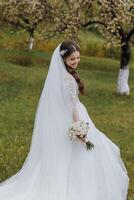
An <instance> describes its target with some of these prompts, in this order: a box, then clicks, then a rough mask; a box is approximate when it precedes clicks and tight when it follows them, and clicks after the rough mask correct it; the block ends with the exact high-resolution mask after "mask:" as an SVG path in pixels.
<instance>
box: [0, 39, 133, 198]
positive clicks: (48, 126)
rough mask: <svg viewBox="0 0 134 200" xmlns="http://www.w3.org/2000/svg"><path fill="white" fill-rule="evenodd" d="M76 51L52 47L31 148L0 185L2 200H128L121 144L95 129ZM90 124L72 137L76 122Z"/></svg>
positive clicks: (69, 43) (67, 43)
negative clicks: (81, 136)
mask: <svg viewBox="0 0 134 200" xmlns="http://www.w3.org/2000/svg"><path fill="white" fill-rule="evenodd" d="M79 61H80V49H79V46H78V45H77V44H76V43H75V42H74V41H64V42H63V43H62V44H59V45H58V47H57V48H56V49H55V51H54V53H53V55H52V59H51V63H50V67H49V71H48V74H47V77H46V80H45V84H44V87H43V90H42V93H41V96H40V99H39V103H38V107H37V112H36V116H35V121H34V127H33V136H32V141H31V147H30V151H29V153H28V155H27V158H26V159H25V162H24V164H23V166H22V168H21V169H20V170H19V171H18V172H17V173H16V174H14V175H13V176H11V177H10V178H8V179H6V180H5V181H4V182H2V183H1V184H0V200H126V198H127V192H128V185H129V178H128V175H127V170H126V168H125V165H124V163H123V161H122V159H121V156H120V149H119V147H118V146H117V145H116V144H114V143H113V142H112V141H111V140H110V139H109V138H108V137H106V136H105V135H104V133H102V132H101V131H99V130H98V129H97V128H96V127H95V125H94V123H93V122H92V120H91V119H90V116H89V114H88V113H87V110H86V108H85V107H84V105H83V104H82V103H81V102H80V100H79V97H78V94H84V92H85V88H84V84H83V83H82V81H81V79H80V77H79V75H78V73H77V72H76V70H75V69H76V68H77V65H78V63H79ZM79 121H84V122H85V123H88V124H89V131H88V133H87V137H88V139H89V140H90V141H91V142H92V143H93V144H94V148H92V149H91V150H90V151H87V149H86V145H85V143H84V142H82V141H81V142H79V141H77V140H70V138H69V135H68V132H69V128H70V127H71V126H72V124H73V123H74V122H79Z"/></svg>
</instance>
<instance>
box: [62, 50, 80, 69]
mask: <svg viewBox="0 0 134 200" xmlns="http://www.w3.org/2000/svg"><path fill="white" fill-rule="evenodd" d="M79 61H80V52H79V51H75V52H73V53H72V54H71V55H70V56H68V57H67V58H66V59H65V62H66V64H67V65H68V66H69V67H71V68H74V69H75V68H77V66H78V63H79Z"/></svg>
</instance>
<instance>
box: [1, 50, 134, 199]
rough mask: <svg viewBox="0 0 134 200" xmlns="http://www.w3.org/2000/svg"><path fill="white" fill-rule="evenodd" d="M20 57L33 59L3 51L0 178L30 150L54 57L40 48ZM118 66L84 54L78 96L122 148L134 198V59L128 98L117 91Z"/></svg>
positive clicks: (102, 128) (108, 134) (17, 167)
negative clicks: (81, 88)
mask: <svg viewBox="0 0 134 200" xmlns="http://www.w3.org/2000/svg"><path fill="white" fill-rule="evenodd" d="M18 54H19V56H20V53H18ZM18 54H17V55H18ZM21 56H23V57H25V56H27V57H28V58H29V59H31V63H30V64H29V65H27V66H25V65H24V66H23V65H19V63H18V64H15V61H16V60H15V59H12V58H13V57H15V53H11V52H7V51H6V52H4V51H0V59H1V64H0V85H1V87H0V94H1V95H0V111H1V112H0V119H1V120H0V150H1V151H0V181H3V180H5V179H6V178H8V177H10V176H11V175H13V174H14V173H16V172H17V171H18V170H19V169H20V167H21V166H22V164H23V162H24V160H25V158H26V155H27V153H28V151H29V148H30V141H31V137H32V130H33V123H34V117H35V113H36V108H37V103H38V100H39V97H40V94H41V91H42V88H43V84H44V81H45V77H46V74H47V71H48V63H49V59H50V55H49V54H47V55H46V54H44V53H41V52H32V53H31V54H27V53H26V52H24V53H22V54H21ZM9 58H10V59H9ZM5 60H6V61H5ZM40 60H42V61H41V62H39V61H40ZM118 66H119V62H118V61H117V60H111V59H105V58H95V57H86V56H83V57H82V59H81V63H80V65H79V67H78V72H79V73H80V75H81V79H83V81H84V83H85V87H86V89H87V94H86V96H80V100H81V101H82V103H83V104H84V105H85V107H86V108H87V111H88V113H89V115H90V117H91V119H92V120H93V122H94V123H95V125H96V126H97V128H99V129H100V130H101V131H102V132H104V133H105V134H106V135H107V136H108V137H109V138H110V139H111V140H112V141H113V142H115V143H116V144H117V145H118V146H119V147H120V149H121V155H122V158H123V160H124V162H125V165H126V167H127V170H128V174H129V177H130V186H129V196H128V200H134V198H133V196H134V180H133V177H134V165H133V160H134V154H133V149H134V143H133V141H134V125H133V124H134V123H133V119H134V89H133V87H134V86H133V85H134V79H133V76H134V64H133V63H131V74H130V80H129V84H130V87H131V95H130V96H126V97H125V96H119V95H117V94H116V93H115V91H116V81H117V75H118Z"/></svg>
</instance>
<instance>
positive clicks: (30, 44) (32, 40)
mask: <svg viewBox="0 0 134 200" xmlns="http://www.w3.org/2000/svg"><path fill="white" fill-rule="evenodd" d="M34 30H35V29H34V28H32V29H30V30H29V33H30V40H29V45H28V49H29V51H31V50H32V49H33V45H34Z"/></svg>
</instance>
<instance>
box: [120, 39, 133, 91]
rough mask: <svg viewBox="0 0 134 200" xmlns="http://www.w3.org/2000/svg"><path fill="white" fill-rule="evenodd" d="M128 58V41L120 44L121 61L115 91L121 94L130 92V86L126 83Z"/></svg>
mask: <svg viewBox="0 0 134 200" xmlns="http://www.w3.org/2000/svg"><path fill="white" fill-rule="evenodd" d="M129 60H130V47H129V44H128V42H124V44H123V45H122V46H121V62H120V70H119V75H118V81H117V93H118V94H121V95H129V93H130V88H129V85H128V79H129V66H128V64H129Z"/></svg>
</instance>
